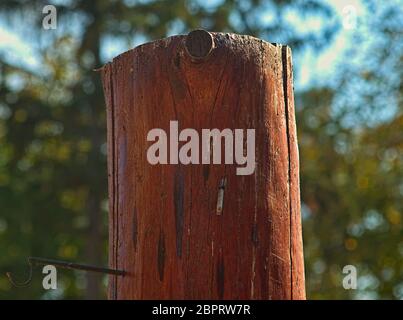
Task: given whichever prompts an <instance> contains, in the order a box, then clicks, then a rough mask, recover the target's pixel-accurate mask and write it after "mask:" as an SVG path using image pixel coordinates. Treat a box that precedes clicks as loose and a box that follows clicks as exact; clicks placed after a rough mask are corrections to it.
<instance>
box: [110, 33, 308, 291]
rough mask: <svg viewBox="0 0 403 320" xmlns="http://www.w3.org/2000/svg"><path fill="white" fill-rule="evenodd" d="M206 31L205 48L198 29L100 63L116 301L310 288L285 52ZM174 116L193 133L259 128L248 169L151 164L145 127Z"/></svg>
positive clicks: (288, 55)
mask: <svg viewBox="0 0 403 320" xmlns="http://www.w3.org/2000/svg"><path fill="white" fill-rule="evenodd" d="M211 35H212V39H213V41H214V45H213V48H212V49H211V51H209V50H206V47H205V46H204V47H203V46H201V47H197V43H196V45H195V43H194V42H193V41H207V42H208V37H204V35H203V34H198V35H197V36H196V37H195V39H193V40H191V41H190V39H188V40H189V41H188V43H189V42H190V43H191V45H192V46H193V47H188V48H187V49H186V48H185V43H186V39H187V38H186V36H174V37H170V38H167V39H162V40H157V41H154V42H151V43H148V44H144V45H141V46H139V47H136V48H134V49H132V50H130V51H128V52H125V53H123V54H121V55H119V56H118V57H116V58H115V59H114V60H113V62H111V63H108V64H107V65H106V66H104V68H103V70H102V78H103V83H104V91H105V97H106V102H107V111H108V175H109V203H110V217H109V226H110V227H109V232H110V246H109V251H110V267H111V268H117V269H124V270H126V271H127V272H128V275H127V276H124V277H119V276H112V277H111V278H110V286H109V298H111V299H304V298H305V288H304V264H303V252H302V235H301V217H300V199H299V172H298V170H299V166H298V149H297V139H296V126H295V117H294V101H293V87H292V64H291V53H290V50H289V48H287V47H285V46H281V45H273V44H270V43H267V42H264V41H262V40H259V39H256V38H253V37H249V36H240V35H234V34H222V33H212V34H211ZM197 39H201V40H197ZM192 42H193V43H192ZM189 48H190V49H189ZM192 48H193V49H192ZM207 49H208V46H207ZM192 52H193V55H194V54H196V55H197V57H196V58H197V59H195V57H194V56H193V57H192ZM200 58H203V59H200ZM170 120H178V121H179V126H180V129H184V128H194V129H196V130H197V131H198V132H201V129H202V128H209V129H213V128H218V129H220V130H222V129H224V128H232V129H235V128H237V129H247V128H254V129H256V169H255V173H254V174H252V175H249V176H238V175H236V165H225V164H222V165H213V164H211V165H194V164H193V165H181V164H178V165H154V166H153V165H151V164H149V163H148V162H147V157H146V152H147V148H148V147H149V146H150V145H151V144H152V143H151V142H147V139H146V136H147V133H148V131H149V130H151V129H153V128H162V129H164V130H165V131H166V132H169V121H170ZM223 178H226V186H225V193H224V207H223V211H222V213H221V214H220V215H218V214H217V210H216V205H217V196H218V190H219V186H220V182H221V181H222V179H223Z"/></svg>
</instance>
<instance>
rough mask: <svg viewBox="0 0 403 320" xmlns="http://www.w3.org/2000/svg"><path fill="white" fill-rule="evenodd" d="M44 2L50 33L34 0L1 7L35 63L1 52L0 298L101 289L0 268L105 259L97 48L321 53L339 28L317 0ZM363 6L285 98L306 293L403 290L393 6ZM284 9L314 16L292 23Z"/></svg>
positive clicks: (397, 21)
mask: <svg viewBox="0 0 403 320" xmlns="http://www.w3.org/2000/svg"><path fill="white" fill-rule="evenodd" d="M54 3H55V5H56V6H57V9H58V29H57V30H53V31H52V30H51V31H45V30H43V29H42V27H41V26H42V18H43V14H42V8H43V6H44V5H46V4H47V3H46V2H45V1H39V0H32V1H24V0H7V1H2V2H1V3H0V19H1V21H2V22H3V23H7V25H8V26H9V28H10V29H12V30H14V31H15V32H18V33H20V34H23V35H24V39H25V40H26V41H27V42H28V43H29V44H30V45H32V46H33V48H34V53H35V55H36V56H35V57H33V58H34V59H36V60H38V61H39V63H40V65H41V67H40V68H39V70H32V69H30V68H28V67H26V66H24V65H23V64H21V63H19V62H18V61H15V59H12V58H13V57H10V56H8V55H7V52H6V53H4V54H3V55H0V252H1V253H2V254H1V255H0V298H1V299H24V298H28V299H55V298H65V299H71V298H84V297H85V298H105V297H106V293H105V292H106V290H105V288H106V278H101V277H99V276H93V275H85V274H83V273H81V272H73V271H62V270H60V271H59V288H60V289H59V290H57V291H49V292H45V291H44V290H43V289H42V287H41V279H40V278H41V277H34V282H33V283H32V285H31V286H30V287H28V288H24V289H18V288H13V287H11V284H10V283H9V282H8V280H7V279H6V277H5V276H4V273H5V272H6V271H13V272H14V273H15V274H16V275H17V276H20V277H21V278H23V277H24V276H25V275H26V274H27V269H26V266H25V265H24V260H23V259H24V258H25V257H27V256H29V255H36V256H43V257H49V258H59V259H64V260H72V261H77V262H86V263H93V264H97V265H106V264H107V200H106V199H107V175H106V146H105V142H106V141H105V140H106V123H105V120H106V116H105V103H104V99H103V92H102V88H101V83H100V79H99V75H98V74H97V73H96V72H94V71H93V69H94V68H97V67H100V66H102V64H103V63H105V62H106V61H105V52H104V51H105V50H104V48H105V46H106V43H108V42H110V41H114V42H118V43H120V45H122V44H123V46H125V48H126V49H129V48H131V47H132V46H134V45H135V44H136V43H137V42H139V41H145V40H152V39H157V38H161V37H164V36H167V35H171V34H175V33H186V32H188V31H189V30H190V29H194V28H198V27H203V28H206V29H208V30H213V31H222V32H236V33H241V34H250V35H255V36H258V37H261V38H263V39H265V40H267V41H270V42H281V43H287V44H289V45H290V46H291V47H292V48H293V52H294V56H298V54H300V53H302V52H304V50H306V49H307V48H312V49H314V50H317V52H319V50H321V49H322V48H325V47H326V46H327V45H329V43H331V40H332V38H333V36H334V34H335V33H336V32H337V30H338V28H339V27H340V21H339V20H338V19H337V17H336V16H335V15H334V12H332V10H331V8H330V7H329V6H328V5H327V4H326V3H325V2H324V1H320V0H310V1H288V0H276V1H264V0H238V1H237V0H216V1H185V0H177V1H154V0H121V1H119V0H115V1H107V0H94V1H84V0H69V1H64V2H63V3H62V2H60V1H57V2H54ZM366 6H367V7H368V10H369V11H370V12H371V13H372V17H371V19H369V20H365V21H359V25H360V27H359V28H362V30H361V29H359V30H357V32H356V33H357V37H356V39H355V41H356V44H355V45H354V47H353V48H352V49H351V52H349V53H348V54H347V55H346V59H345V60H344V62H343V63H342V64H341V65H340V66H339V68H338V69H337V70H336V72H335V74H334V75H333V76H332V81H331V83H327V84H326V85H321V84H320V83H319V84H318V83H316V84H315V86H311V87H309V88H308V89H305V90H303V91H302V90H298V88H296V89H297V90H296V93H295V94H296V106H297V123H298V131H299V144H300V160H301V194H302V202H303V205H302V206H303V228H304V230H303V233H304V252H305V258H306V280H307V293H308V298H312V299H333V298H335V299H340V298H400V299H402V298H403V229H402V223H403V222H402V212H403V201H402V200H403V177H402V175H403V166H402V157H403V152H402V148H403V114H402V82H401V78H402V77H401V76H402V74H401V73H402V70H403V67H402V61H403V57H402V52H403V50H402V45H401V43H402V23H403V22H402V21H403V19H402V6H401V5H400V6H399V1H390V2H388V3H383V4H380V3H376V2H375V1H368V2H366ZM267 11H268V12H270V13H271V14H270V15H269V16H268V17H262V12H267ZM290 13H293V14H296V15H298V16H300V17H301V18H303V19H310V18H312V17H313V18H317V17H320V18H321V19H322V20H323V21H324V23H323V24H322V25H321V28H320V30H314V31H312V32H306V30H304V32H302V31H301V30H299V28H298V26H295V25H293V24H292V23H290V22H289V20H287V18H286V17H287V15H289V14H290ZM368 38H371V39H373V41H371V42H369V45H368V41H367V40H368ZM111 39H112V40H111ZM294 68H295V72H296V73H298V72H299V66H298V65H297V64H296V65H295V66H294ZM385 111H388V112H387V113H386V116H385ZM347 264H353V265H356V266H357V268H358V275H359V288H358V290H355V291H353V290H350V291H347V290H344V289H343V288H342V286H341V279H342V276H343V275H342V273H341V270H342V268H343V266H344V265H347ZM37 272H38V273H39V272H40V270H39V269H38V270H37ZM22 280H24V279H22Z"/></svg>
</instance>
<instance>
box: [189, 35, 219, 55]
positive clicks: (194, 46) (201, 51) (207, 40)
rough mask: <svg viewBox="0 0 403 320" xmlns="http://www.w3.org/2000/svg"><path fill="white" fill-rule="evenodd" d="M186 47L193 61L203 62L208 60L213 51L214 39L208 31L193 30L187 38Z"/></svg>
mask: <svg viewBox="0 0 403 320" xmlns="http://www.w3.org/2000/svg"><path fill="white" fill-rule="evenodd" d="M185 47H186V51H187V52H188V54H189V55H190V56H191V57H192V58H193V59H196V60H201V59H204V58H206V57H207V56H208V55H209V54H210V53H211V51H212V50H213V48H214V39H213V36H212V35H211V34H210V33H209V32H207V31H206V30H202V29H198V30H193V31H191V32H189V34H188V35H187V37H186V41H185Z"/></svg>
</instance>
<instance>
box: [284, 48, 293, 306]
mask: <svg viewBox="0 0 403 320" xmlns="http://www.w3.org/2000/svg"><path fill="white" fill-rule="evenodd" d="M287 51H288V47H287V46H282V47H281V55H282V64H283V91H284V109H285V120H286V131H287V148H288V201H289V208H288V210H289V214H290V225H289V228H290V280H291V285H290V290H291V292H290V294H291V295H290V297H291V299H292V298H293V277H292V199H291V141H290V125H289V119H290V115H289V110H288V109H289V108H288V80H289V79H288V54H287Z"/></svg>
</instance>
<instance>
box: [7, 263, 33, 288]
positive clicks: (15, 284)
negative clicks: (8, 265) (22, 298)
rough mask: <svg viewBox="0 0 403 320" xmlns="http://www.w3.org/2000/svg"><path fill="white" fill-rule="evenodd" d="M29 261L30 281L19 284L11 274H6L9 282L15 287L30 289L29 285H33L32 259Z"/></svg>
mask: <svg viewBox="0 0 403 320" xmlns="http://www.w3.org/2000/svg"><path fill="white" fill-rule="evenodd" d="M27 261H28V265H29V276H28V279H27V280H26V281H24V282H21V283H17V282H16V281H15V280H14V279H13V276H12V275H11V272H7V273H6V276H7V278H8V280H9V281H10V282H11V284H12V285H13V286H15V287H19V288H22V287H28V286H29V284H30V283H31V281H32V268H33V265H32V261H31V257H28V258H27Z"/></svg>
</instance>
